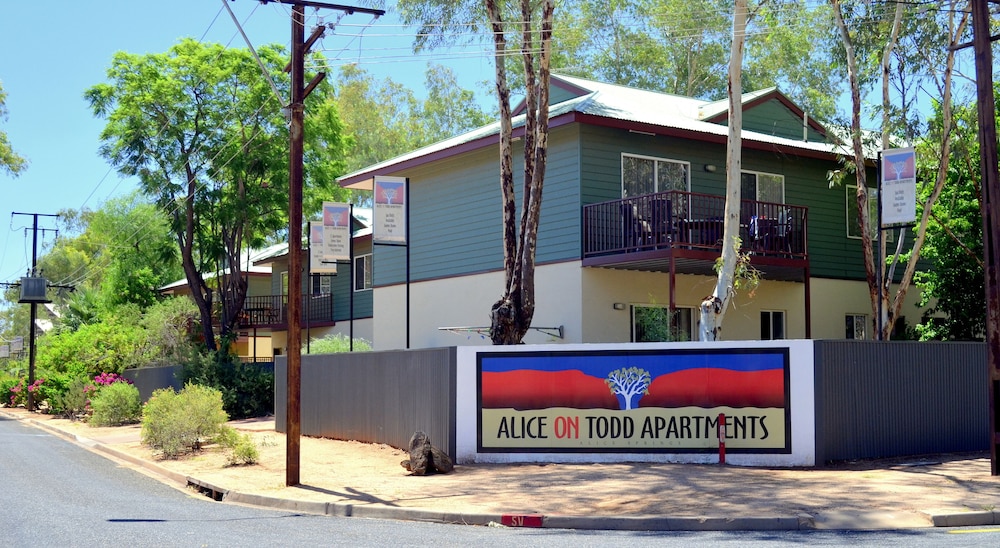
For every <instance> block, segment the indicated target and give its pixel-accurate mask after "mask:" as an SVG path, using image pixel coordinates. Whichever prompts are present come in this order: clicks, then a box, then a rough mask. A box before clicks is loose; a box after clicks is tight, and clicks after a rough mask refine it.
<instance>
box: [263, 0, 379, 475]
mask: <svg viewBox="0 0 1000 548" xmlns="http://www.w3.org/2000/svg"><path fill="white" fill-rule="evenodd" d="M261 1H262V3H265V4H266V3H267V2H268V1H274V2H277V3H279V4H291V6H292V61H291V63H289V66H288V67H287V68H286V70H288V71H290V75H291V87H292V89H291V102H290V104H289V105H288V110H289V112H290V122H289V124H290V125H289V139H290V143H289V154H288V373H287V379H288V381H287V384H288V386H287V390H288V392H287V410H286V413H285V485H287V486H289V487H290V486H293V485H298V484H299V483H300V482H299V469H300V466H299V463H300V457H299V455H300V448H301V443H300V438H301V436H302V404H301V395H302V333H301V327H300V324H301V319H302V317H301V313H302V146H303V121H304V116H305V109H304V105H303V102H304V101H305V99H306V97H308V96H309V93H310V92H311V91H312V90H313V89H315V87H316V86H317V85H319V83H320V82H322V81H323V78H324V77H325V76H326V74H325V73H323V72H321V73H319V74H317V75H316V76H315V77H314V78H313V79H312V80H311V81H310V82H309V85H308V86H303V84H304V83H305V78H304V76H303V73H304V71H305V56H306V54H307V53H308V52H309V48H311V47H312V45H313V44H314V43H315V42H316V40H319V39H320V38H321V37H322V36H323V33H324V32H325V30H326V29H325V28H324V27H322V26H320V27H316V28H315V29H314V30H313V32H312V34H311V35H310V36H309V39H308V40H303V38H304V36H305V8H306V7H307V6H308V7H312V8H317V9H320V8H323V9H332V10H339V11H344V12H347V13H348V14H352V13H356V12H360V13H369V14H372V15H375V16H376V17H378V16H381V15H384V14H385V11H384V10H375V9H368V8H357V7H351V6H341V5H338V4H327V3H325V2H313V1H311V0H261Z"/></svg>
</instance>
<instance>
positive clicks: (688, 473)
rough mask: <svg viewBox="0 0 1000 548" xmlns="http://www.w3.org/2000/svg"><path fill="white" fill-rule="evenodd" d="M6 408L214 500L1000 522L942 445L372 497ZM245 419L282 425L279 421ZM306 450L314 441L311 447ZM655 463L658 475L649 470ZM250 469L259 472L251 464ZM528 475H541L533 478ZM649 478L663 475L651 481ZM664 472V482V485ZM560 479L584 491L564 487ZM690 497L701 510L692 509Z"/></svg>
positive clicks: (604, 518)
mask: <svg viewBox="0 0 1000 548" xmlns="http://www.w3.org/2000/svg"><path fill="white" fill-rule="evenodd" d="M0 414H3V415H5V416H7V417H8V418H13V419H17V420H20V421H22V422H23V423H24V424H27V425H30V426H34V427H36V428H41V429H45V430H47V431H49V432H52V433H54V434H57V435H60V436H62V437H64V438H66V439H68V440H70V441H73V442H74V443H77V444H79V445H82V446H84V447H87V448H88V449H90V450H92V451H94V452H95V453H98V454H102V455H104V456H106V457H109V458H112V459H115V460H117V461H119V462H125V463H128V464H129V465H130V466H132V467H135V468H137V469H139V470H141V471H145V472H146V473H148V474H151V475H153V476H154V477H157V478H159V479H161V481H163V482H165V483H167V484H171V485H172V486H174V487H186V488H191V489H197V490H199V491H200V492H202V493H203V494H205V495H206V496H208V497H211V498H213V499H215V500H219V501H223V502H227V503H236V504H246V505H253V506H258V507H262V508H271V509H281V510H290V511H295V512H303V513H310V514H319V515H336V516H345V517H367V518H379V519H394V520H412V521H429V522H439V523H460V524H469V525H491V526H496V525H504V526H508V527H545V528H560V529H590V530H593V529H603V530H635V531H710V530H714V531H736V530H758V531H767V530H771V531H774V530H808V529H836V530H879V529H885V530H893V529H906V528H918V527H956V526H989V525H1000V510H998V509H996V508H997V507H1000V504H998V503H1000V480H998V478H995V477H993V476H990V475H989V459H988V457H986V458H984V456H983V455H937V456H933V457H925V458H915V459H911V460H908V461H907V460H893V461H881V462H879V461H873V462H867V463H848V464H845V465H843V466H841V467H839V468H834V469H824V470H820V471H814V470H811V469H787V470H759V469H753V468H749V467H733V466H725V467H719V466H715V467H711V468H708V467H706V466H705V465H677V464H674V465H668V466H669V468H668V469H667V472H664V469H666V467H665V466H663V465H661V466H660V467H657V466H656V465H646V466H645V467H644V468H643V470H644V473H645V474H646V476H642V474H637V480H636V481H639V482H645V483H648V484H649V485H648V489H647V491H646V492H645V494H643V493H636V495H635V496H632V497H630V496H629V495H630V493H621V492H617V493H616V492H614V491H615V490H616V489H618V490H620V491H625V490H635V489H636V488H635V486H634V485H628V484H625V483H621V482H613V481H609V480H607V479H606V478H604V477H602V476H601V471H600V468H596V467H598V466H600V465H594V466H592V467H581V466H576V467H562V468H560V467H559V466H558V465H550V466H548V467H541V466H533V467H530V468H518V467H516V466H515V465H507V466H496V465H493V466H486V465H475V464H472V465H464V466H461V467H459V468H460V469H462V468H464V469H466V471H465V476H464V477H465V478H468V479H469V481H474V482H475V483H478V484H480V485H482V484H483V483H484V482H496V483H497V484H500V483H504V484H511V485H512V487H511V486H509V487H510V488H507V489H488V488H483V489H475V488H473V487H470V488H468V489H455V486H456V485H460V483H456V482H461V481H463V477H462V476H459V477H457V478H451V479H450V480H449V481H451V483H450V484H449V487H450V491H445V492H443V493H434V492H431V491H429V492H428V496H427V497H421V500H417V499H416V498H415V497H406V496H401V497H397V498H390V497H386V496H381V497H371V498H370V500H366V501H363V502H364V503H362V501H358V500H352V499H350V498H343V497H341V498H338V497H336V496H332V495H336V494H337V490H335V489H317V488H313V489H310V490H297V491H289V490H287V489H286V490H283V491H280V492H279V493H276V494H271V492H270V491H261V490H259V489H258V490H254V489H252V488H245V487H247V484H245V483H244V482H243V481H237V480H233V479H227V476H220V475H216V474H213V473H210V472H195V473H192V474H185V473H183V472H179V471H178V469H177V468H176V467H174V468H173V469H172V468H171V465H170V463H164V462H162V461H155V460H154V459H150V458H140V457H137V456H136V454H135V451H127V450H125V447H126V446H127V444H132V445H133V446H134V444H135V442H136V441H137V440H136V439H133V438H137V434H136V432H137V430H135V429H132V430H129V431H128V432H129V433H121V434H118V433H112V434H107V433H104V434H102V435H100V436H94V437H93V438H91V437H87V436H86V434H87V431H86V430H84V431H80V430H79V429H73V428H70V427H67V426H66V424H65V423H61V422H60V421H54V420H46V417H44V416H40V415H37V414H30V413H27V412H25V411H24V410H23V409H0ZM236 426H237V427H238V428H244V429H247V430H256V431H260V430H261V429H268V428H269V429H271V430H272V431H273V421H272V422H270V423H269V422H267V421H262V422H252V423H243V424H236ZM106 430H107V429H105V432H106ZM123 432H125V431H123ZM323 441H324V442H328V443H350V442H335V441H333V440H323ZM303 451H304V452H305V451H306V447H305V446H304V448H303ZM511 470H514V471H515V472H514V473H515V474H516V476H517V477H519V478H521V479H522V481H521V482H517V481H511V476H510V475H509V472H511ZM650 471H652V472H656V473H657V474H656V475H649V472H650ZM244 473H245V474H246V473H250V471H247V470H244ZM525 473H530V474H531V477H529V478H527V480H525V479H524V476H525ZM232 477H234V476H228V478H232ZM443 477H445V476H442V478H443ZM643 477H646V478H654V479H646V480H644V479H643ZM661 477H662V478H663V479H662V481H663V484H662V485H660V484H658V483H657V482H659V481H660V479H659V478H661ZM220 478H221V479H220ZM706 480H707V481H706ZM397 481H398V480H397ZM858 481H863V482H864V483H863V486H862V485H858V486H855V483H856V482H858ZM362 483H363V482H362ZM561 486H565V487H561ZM519 487H520V489H518V488H519ZM560 488H564V489H575V490H571V491H566V492H565V493H562V492H560V491H559V489H560ZM682 488H683V489H684V490H683V491H682ZM289 489H291V488H289ZM349 490H351V491H357V492H366V493H367V492H377V486H368V485H363V484H358V485H357V486H356V487H355V488H352V489H349ZM596 491H602V492H603V493H604V496H603V498H604V499H606V500H615V499H616V498H622V497H624V499H623V500H631V499H641V498H647V499H649V498H653V499H656V498H659V503H658V504H656V505H655V506H650V505H649V504H648V502H649V501H647V504H646V505H644V506H634V505H630V504H627V503H622V504H620V505H617V506H615V507H612V506H610V505H609V506H607V507H606V508H607V511H604V512H602V511H601V510H595V509H593V508H590V509H587V510H585V511H580V512H569V511H567V509H566V508H567V506H565V505H563V504H560V502H562V501H563V500H564V499H567V498H573V497H575V496H582V495H581V493H587V492H596ZM289 493H291V495H290V494H289ZM477 493H478V498H477ZM545 493H548V496H545ZM852 495H853V496H852ZM672 496H683V497H684V498H685V499H687V500H689V501H705V504H703V505H700V506H698V505H691V504H688V505H687V506H684V507H682V506H678V505H677V504H676V503H671V497H672ZM653 502H656V501H653ZM692 507H693V511H695V513H696V514H697V515H691V510H692ZM503 508H511V510H510V511H504V510H503ZM651 508H652V509H651ZM526 509H527V510H526Z"/></svg>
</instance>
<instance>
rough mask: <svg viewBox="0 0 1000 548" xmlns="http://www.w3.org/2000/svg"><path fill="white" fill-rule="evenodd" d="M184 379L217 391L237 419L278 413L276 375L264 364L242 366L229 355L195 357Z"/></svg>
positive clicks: (227, 408) (225, 407)
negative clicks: (275, 387)
mask: <svg viewBox="0 0 1000 548" xmlns="http://www.w3.org/2000/svg"><path fill="white" fill-rule="evenodd" d="M181 380H182V381H183V382H184V383H185V384H187V383H194V384H200V385H203V386H210V387H212V388H215V389H217V390H218V391H219V392H220V393H221V394H222V403H223V408H224V409H225V410H226V413H228V414H229V416H230V417H232V418H234V419H245V418H248V417H262V416H265V415H269V414H271V413H272V412H273V411H274V372H273V371H270V370H268V369H265V368H264V367H263V366H261V365H260V364H255V363H240V362H238V361H236V359H235V358H234V357H233V356H231V355H229V354H227V353H226V352H216V353H214V354H211V355H208V356H198V357H195V358H194V359H192V361H190V362H188V363H187V364H185V365H184V370H183V372H182V373H181Z"/></svg>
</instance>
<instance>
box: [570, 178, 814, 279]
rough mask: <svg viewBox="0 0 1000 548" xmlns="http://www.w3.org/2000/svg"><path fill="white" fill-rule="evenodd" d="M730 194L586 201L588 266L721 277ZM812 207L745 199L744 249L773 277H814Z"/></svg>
mask: <svg viewBox="0 0 1000 548" xmlns="http://www.w3.org/2000/svg"><path fill="white" fill-rule="evenodd" d="M725 205H726V199H725V197H723V196H714V195H710V194H699V193H694V192H680V191H668V192H659V193H656V194H646V195H643V196H636V197H631V198H623V199H621V200H611V201H608V202H601V203H596V204H590V205H586V206H584V208H583V265H584V266H590V267H603V268H617V269H627V270H644V271H657V272H658V271H663V272H666V271H673V272H676V273H682V274H703V275H714V273H715V272H714V268H713V267H714V265H715V261H716V259H718V257H719V256H720V255H721V253H722V241H723V240H722V238H723V219H724V217H725V214H724V211H725ZM807 215H808V208H806V207H803V206H794V205H789V204H779V203H772V202H760V201H755V200H742V201H741V203H740V227H739V237H740V241H741V250H742V251H744V252H747V253H749V254H750V257H751V264H752V265H753V266H754V267H755V268H757V269H758V270H760V271H761V272H762V274H763V275H764V277H765V279H772V280H790V281H802V280H803V279H804V277H805V276H806V275H807V271H808V265H809V258H808V255H807V252H806V249H807V247H806V242H807V229H806V227H807V225H808V223H807V220H808V219H807Z"/></svg>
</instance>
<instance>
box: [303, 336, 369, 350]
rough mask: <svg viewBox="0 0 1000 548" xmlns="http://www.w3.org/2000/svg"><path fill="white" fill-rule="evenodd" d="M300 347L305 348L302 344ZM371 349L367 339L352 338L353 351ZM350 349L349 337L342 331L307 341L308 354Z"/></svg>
mask: <svg viewBox="0 0 1000 548" xmlns="http://www.w3.org/2000/svg"><path fill="white" fill-rule="evenodd" d="M302 349H303V350H305V346H304V345H303V348H302ZM371 349H372V345H371V343H369V342H368V341H366V340H364V339H354V351H355V352H370V351H371ZM350 351H351V339H350V338H349V337H348V336H347V335H344V334H343V333H337V334H336V335H327V336H326V337H323V338H321V339H312V340H310V341H309V353H310V354H340V353H342V352H350Z"/></svg>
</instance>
